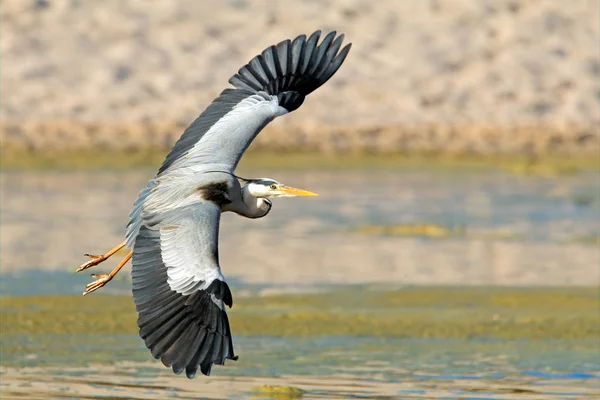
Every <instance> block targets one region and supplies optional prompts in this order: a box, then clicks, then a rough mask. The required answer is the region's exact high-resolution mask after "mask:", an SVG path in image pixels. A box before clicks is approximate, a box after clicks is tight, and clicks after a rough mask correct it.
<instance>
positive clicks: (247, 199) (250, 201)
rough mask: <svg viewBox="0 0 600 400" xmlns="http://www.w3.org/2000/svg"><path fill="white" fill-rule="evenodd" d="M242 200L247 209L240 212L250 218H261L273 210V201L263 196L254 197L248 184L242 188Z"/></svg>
mask: <svg viewBox="0 0 600 400" xmlns="http://www.w3.org/2000/svg"><path fill="white" fill-rule="evenodd" d="M242 201H243V202H244V205H245V207H244V208H245V209H244V210H243V212H238V214H241V215H243V216H245V217H248V218H261V217H264V216H265V215H267V214H268V212H269V211H270V210H271V203H270V202H268V201H266V200H265V199H263V198H259V197H254V196H252V194H250V190H248V186H244V187H243V188H242Z"/></svg>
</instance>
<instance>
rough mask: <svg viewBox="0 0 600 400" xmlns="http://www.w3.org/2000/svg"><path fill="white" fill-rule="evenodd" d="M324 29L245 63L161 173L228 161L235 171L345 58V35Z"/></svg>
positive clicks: (348, 49)
mask: <svg viewBox="0 0 600 400" xmlns="http://www.w3.org/2000/svg"><path fill="white" fill-rule="evenodd" d="M320 35H321V32H320V31H316V32H315V33H313V34H312V35H311V36H310V37H309V38H308V40H307V39H306V36H305V35H301V36H298V37H297V38H296V39H294V40H293V41H291V40H286V41H283V42H281V43H279V44H278V45H276V46H270V47H269V48H267V49H266V50H264V51H263V52H262V54H260V55H258V56H256V57H254V58H253V59H252V60H251V61H250V62H249V63H248V64H247V65H245V66H243V67H242V68H241V69H240V70H239V71H238V73H237V74H235V75H234V76H233V77H231V79H230V80H229V82H230V83H231V84H232V85H233V86H234V87H235V89H225V90H224V91H223V92H222V93H221V95H220V96H219V97H217V98H216V99H215V100H214V101H213V102H212V103H211V104H210V105H209V106H208V108H207V109H206V110H205V111H204V112H203V113H202V114H200V116H199V117H198V118H197V119H196V120H195V121H194V122H193V123H192V124H191V125H190V126H189V127H188V128H187V129H186V130H185V132H184V133H183V135H182V136H181V138H180V139H179V140H178V141H177V143H176V144H175V146H174V147H173V149H172V150H171V152H170V153H169V154H168V155H167V158H166V159H165V161H164V163H163V165H162V166H161V168H160V170H159V172H158V174H159V175H161V174H163V173H165V172H166V171H170V170H174V169H177V168H183V167H186V166H191V165H195V164H198V163H204V164H222V165H224V166H225V167H226V168H230V169H231V170H234V169H235V167H236V166H237V164H238V162H239V160H240V158H241V157H242V155H243V154H244V152H245V151H246V149H247V148H248V146H249V145H250V143H251V142H252V140H254V138H255V137H256V135H257V134H258V133H259V132H260V131H261V130H262V128H264V127H265V125H267V124H268V123H269V122H270V121H272V120H273V119H274V118H275V117H278V116H280V115H283V114H285V113H287V112H291V111H294V110H295V109H297V108H298V107H300V105H302V103H303V102H304V98H305V97H306V96H307V95H308V94H310V93H311V92H312V91H314V90H315V89H317V88H318V87H319V86H321V85H322V84H324V83H325V82H327V80H329V78H331V77H332V76H333V74H334V73H335V72H336V71H337V70H338V68H339V67H340V66H341V65H342V63H343V62H344V59H345V58H346V55H347V54H348V51H350V46H351V45H350V44H348V45H346V46H345V47H344V48H343V49H342V50H341V51H340V47H341V45H342V41H343V40H344V35H340V36H338V37H337V38H336V32H331V33H329V34H328V35H327V36H325V38H324V39H323V41H322V42H321V43H320V44H318V41H319V37H320Z"/></svg>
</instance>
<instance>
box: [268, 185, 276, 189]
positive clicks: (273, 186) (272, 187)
mask: <svg viewBox="0 0 600 400" xmlns="http://www.w3.org/2000/svg"><path fill="white" fill-rule="evenodd" d="M269 187H270V188H271V190H275V189H277V185H276V184H272V185H271V186H269Z"/></svg>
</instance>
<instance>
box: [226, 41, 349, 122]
mask: <svg viewBox="0 0 600 400" xmlns="http://www.w3.org/2000/svg"><path fill="white" fill-rule="evenodd" d="M321 34H322V32H321V30H316V31H314V32H313V33H312V34H311V35H310V36H309V37H308V39H307V38H306V35H305V34H302V35H298V36H297V37H296V38H295V39H294V40H289V39H287V40H283V41H281V42H279V43H278V44H277V45H273V46H269V47H267V48H266V49H265V50H264V51H263V52H262V53H261V54H259V55H257V56H256V57H254V58H253V59H252V60H250V62H248V64H246V65H244V66H243V67H242V68H240V69H239V71H238V73H237V74H235V75H233V76H232V77H231V78H230V79H229V83H230V84H232V85H233V86H234V87H235V88H237V89H247V90H252V91H255V92H256V91H266V92H267V93H269V94H271V95H277V96H279V95H281V94H285V93H289V92H296V93H298V95H296V96H282V97H280V98H279V101H280V105H281V106H282V107H284V108H286V109H287V110H288V111H293V110H295V109H296V108H298V107H299V106H300V105H301V104H302V102H303V101H304V97H305V96H307V95H308V94H310V93H311V92H313V91H314V90H315V89H317V88H318V87H320V86H321V85H323V84H324V83H325V82H327V81H328V80H329V79H330V78H331V77H332V76H333V75H334V74H335V72H336V71H337V70H338V69H339V67H340V66H341V64H342V63H343V62H344V60H345V58H346V56H347V55H348V52H349V51H350V48H351V44H348V45H346V46H344V47H343V48H342V49H341V50H340V47H341V44H342V42H343V40H344V38H345V35H344V34H343V33H342V34H339V35H338V34H337V32H336V31H331V32H329V33H327V34H326V35H325V36H324V37H323V39H322V40H321V41H320V43H319V39H320V38H321ZM286 47H287V48H286ZM284 56H285V57H284ZM282 101H283V103H282Z"/></svg>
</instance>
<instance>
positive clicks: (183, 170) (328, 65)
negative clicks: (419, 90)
mask: <svg viewBox="0 0 600 400" xmlns="http://www.w3.org/2000/svg"><path fill="white" fill-rule="evenodd" d="M319 38H320V31H317V32H315V33H313V34H312V35H311V36H310V37H309V38H308V39H307V38H306V36H305V35H301V36H298V37H297V38H296V39H294V40H293V41H292V40H286V41H283V42H281V43H279V44H278V45H276V46H270V47H268V48H267V49H265V50H264V51H263V52H262V53H261V54H260V55H258V56H256V57H254V58H253V59H252V60H251V61H250V62H249V63H248V64H247V65H245V66H243V67H242V68H241V69H240V70H239V71H238V73H237V74H235V75H234V76H233V77H232V78H231V79H230V80H229V82H230V83H231V84H232V85H233V86H234V88H230V89H225V90H224V91H223V92H222V93H221V94H220V95H219V96H218V97H217V98H216V99H215V100H214V101H213V102H212V103H211V104H210V105H209V106H208V107H207V108H206V110H205V111H204V112H202V114H200V116H199V117H198V118H197V119H196V120H195V121H194V122H193V123H192V124H191V125H190V126H189V127H188V128H187V129H186V130H185V132H184V133H183V135H182V136H181V138H180V139H179V140H178V141H177V143H176V144H175V145H174V147H173V148H172V150H171V151H170V153H169V154H168V155H167V157H166V159H165V161H164V163H163V164H162V166H161V167H160V169H159V171H158V173H157V175H156V176H155V177H154V178H153V179H151V180H150V181H149V182H148V184H147V186H146V188H145V189H144V190H142V191H141V192H140V194H139V196H138V198H137V200H136V201H135V203H134V207H133V210H132V211H131V213H130V216H129V223H128V224H127V229H126V235H125V237H126V239H125V242H124V243H123V244H122V245H121V247H122V246H123V245H126V246H127V247H128V248H129V249H131V250H132V252H131V253H130V254H129V256H128V257H131V258H132V286H133V289H132V291H133V298H134V302H135V305H136V310H137V312H138V326H139V333H140V336H141V337H142V339H143V340H144V341H145V343H146V346H147V347H148V348H149V349H150V351H151V353H152V356H153V357H155V358H157V359H160V360H161V361H162V362H163V364H164V365H165V366H168V367H172V369H173V371H174V372H175V373H177V374H180V373H182V372H183V371H185V372H186V375H187V377H188V378H192V377H194V376H195V374H196V372H197V370H198V369H200V371H201V372H202V373H203V374H205V375H209V374H210V371H211V367H212V365H213V364H224V363H225V360H226V359H231V360H235V359H237V356H235V353H234V349H233V342H232V336H231V330H230V326H229V321H228V318H227V313H226V306H227V307H231V306H232V305H233V298H232V294H231V290H230V288H229V286H228V285H227V283H226V280H225V278H224V277H223V274H222V273H221V268H220V265H219V251H218V237H219V223H220V218H221V213H222V212H227V211H230V212H235V213H237V214H239V215H241V216H244V217H247V218H261V217H264V216H265V215H267V214H268V213H269V211H270V210H271V207H272V203H271V200H270V199H271V198H275V197H293V196H312V195H315V194H314V193H311V192H308V191H304V190H301V189H295V188H292V187H288V186H285V185H283V184H281V183H279V182H277V181H275V180H272V179H269V178H259V179H244V178H240V177H237V176H236V175H235V174H234V171H235V169H236V167H237V165H238V163H239V161H240V159H241V157H242V155H243V154H244V152H245V151H246V149H247V148H248V146H250V144H251V143H252V140H253V139H254V138H255V137H256V135H258V133H259V132H260V131H261V130H262V129H263V128H264V127H265V126H266V125H267V124H268V123H269V122H270V121H272V120H273V119H274V118H276V117H278V116H282V115H284V114H286V113H288V112H291V111H294V110H296V109H297V108H298V107H300V105H301V104H302V103H303V102H304V99H305V97H306V96H307V95H308V94H310V93H311V92H312V91H314V90H315V89H317V88H318V87H319V86H321V85H322V84H323V83H325V82H326V81H327V80H329V78H331V76H333V74H334V73H335V72H336V71H337V70H338V68H339V67H340V66H341V64H342V63H343V61H344V59H345V58H346V55H347V54H348V51H349V50H350V45H346V46H345V47H344V48H342V49H341V50H340V48H341V45H342V41H343V38H344V36H343V35H340V36H337V37H336V33H335V32H331V33H329V34H328V35H326V36H325V37H324V39H323V40H322V41H321V42H320V43H318V42H319ZM115 249H116V248H115ZM115 249H113V250H111V251H112V252H114V251H115ZM110 254H112V253H110V252H109V253H107V255H108V256H110ZM107 255H104V256H94V257H97V260H101V261H103V260H104V259H105V258H107ZM97 260H96V261H92V262H89V263H87V264H85V265H83V266H82V267H80V269H79V270H82V269H85V268H88V267H89V266H92V265H95V264H97V263H98V262H101V261H97ZM124 261H125V262H126V261H127V259H126V260H124ZM122 263H123V264H124V262H122ZM88 264H89V265H88ZM120 266H122V265H120ZM120 266H119V267H118V268H120ZM79 270H78V271H79ZM116 270H117V271H118V269H116ZM115 273H116V272H115V271H113V273H111V274H112V276H114V274H115ZM112 276H111V275H108V276H105V277H104V278H102V279H104V280H105V281H104V282H100V283H98V282H96V283H92V284H90V285H91V286H90V285H88V291H86V293H88V292H90V291H93V290H96V289H97V288H99V287H102V286H103V285H104V284H105V283H106V282H107V281H108V280H110V279H111V278H112ZM90 287H91V289H90ZM86 293H84V294H86Z"/></svg>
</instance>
